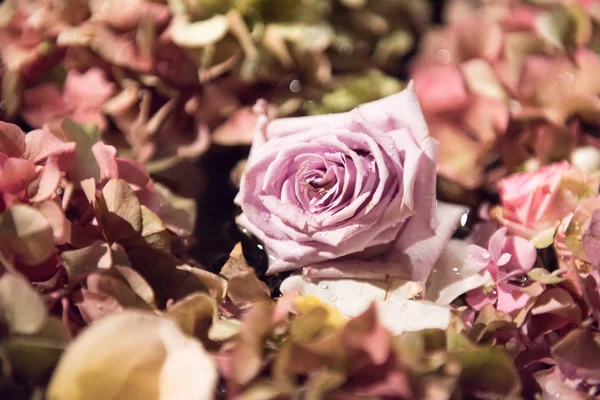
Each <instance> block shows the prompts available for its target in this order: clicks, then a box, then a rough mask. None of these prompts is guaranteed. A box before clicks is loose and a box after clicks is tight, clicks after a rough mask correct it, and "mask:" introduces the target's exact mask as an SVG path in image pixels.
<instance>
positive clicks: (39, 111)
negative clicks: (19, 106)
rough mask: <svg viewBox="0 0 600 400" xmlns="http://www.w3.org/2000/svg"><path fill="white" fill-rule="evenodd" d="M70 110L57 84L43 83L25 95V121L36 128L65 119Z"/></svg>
mask: <svg viewBox="0 0 600 400" xmlns="http://www.w3.org/2000/svg"><path fill="white" fill-rule="evenodd" d="M70 110H71V109H70V108H69V106H68V105H67V104H66V103H65V102H64V101H63V97H62V92H61V90H60V87H59V86H58V85H57V84H55V83H43V84H41V85H39V86H36V87H33V88H30V89H27V90H25V92H24V93H23V119H24V120H25V121H26V122H27V123H28V124H29V125H31V126H33V127H34V128H41V127H42V126H44V124H45V123H47V122H51V121H53V120H55V119H58V118H62V117H65V116H67V115H69V113H70Z"/></svg>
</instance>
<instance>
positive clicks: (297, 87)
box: [290, 79, 302, 93]
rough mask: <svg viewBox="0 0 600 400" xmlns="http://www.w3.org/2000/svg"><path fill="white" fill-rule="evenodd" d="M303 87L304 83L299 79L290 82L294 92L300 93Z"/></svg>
mask: <svg viewBox="0 0 600 400" xmlns="http://www.w3.org/2000/svg"><path fill="white" fill-rule="evenodd" d="M301 89H302V84H301V83H300V81H299V80H298V79H294V80H293V81H292V82H291V83H290V90H291V91H292V92H294V93H298V92H299V91H300V90H301Z"/></svg>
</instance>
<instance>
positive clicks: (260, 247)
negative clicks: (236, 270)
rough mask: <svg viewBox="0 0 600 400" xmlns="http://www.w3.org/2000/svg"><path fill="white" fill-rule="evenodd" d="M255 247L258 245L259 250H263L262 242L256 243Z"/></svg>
mask: <svg viewBox="0 0 600 400" xmlns="http://www.w3.org/2000/svg"><path fill="white" fill-rule="evenodd" d="M256 247H258V248H259V249H260V250H264V249H265V248H264V247H263V245H262V244H257V245H256Z"/></svg>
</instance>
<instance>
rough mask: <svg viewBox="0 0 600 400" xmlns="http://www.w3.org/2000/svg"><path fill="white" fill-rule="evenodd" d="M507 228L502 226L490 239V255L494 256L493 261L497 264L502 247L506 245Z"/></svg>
mask: <svg viewBox="0 0 600 400" xmlns="http://www.w3.org/2000/svg"><path fill="white" fill-rule="evenodd" d="M506 232H507V229H506V228H500V229H498V230H497V231H496V233H494V234H493V235H492V237H491V239H490V244H489V246H488V250H489V251H490V256H491V257H492V261H493V262H495V263H496V264H497V263H498V260H499V259H500V256H501V255H502V247H503V246H504V239H505V238H506Z"/></svg>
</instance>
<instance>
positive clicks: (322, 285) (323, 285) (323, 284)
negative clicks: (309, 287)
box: [319, 283, 329, 289]
mask: <svg viewBox="0 0 600 400" xmlns="http://www.w3.org/2000/svg"><path fill="white" fill-rule="evenodd" d="M319 287H320V288H321V289H327V288H328V287H329V286H327V284H326V283H321V284H320V285H319Z"/></svg>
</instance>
